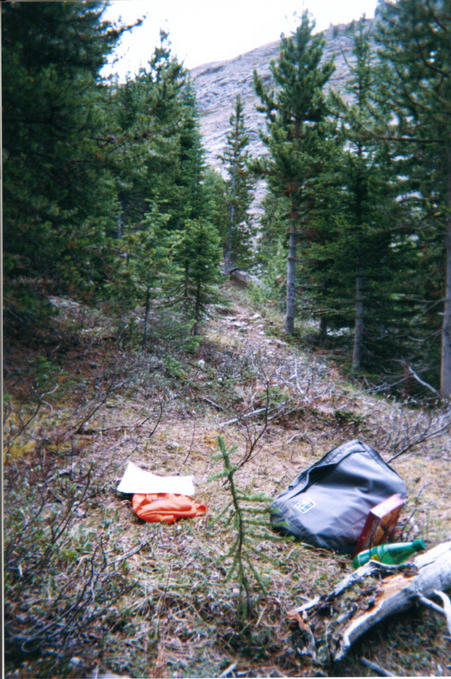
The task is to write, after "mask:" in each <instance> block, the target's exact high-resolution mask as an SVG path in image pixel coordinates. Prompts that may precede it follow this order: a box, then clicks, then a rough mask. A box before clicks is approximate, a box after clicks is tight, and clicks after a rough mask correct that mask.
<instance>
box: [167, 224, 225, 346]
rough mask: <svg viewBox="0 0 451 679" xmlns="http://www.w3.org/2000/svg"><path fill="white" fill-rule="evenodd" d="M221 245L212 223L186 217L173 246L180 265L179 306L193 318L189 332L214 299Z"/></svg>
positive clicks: (195, 326)
mask: <svg viewBox="0 0 451 679" xmlns="http://www.w3.org/2000/svg"><path fill="white" fill-rule="evenodd" d="M220 257H221V248H220V240H219V234H218V231H217V229H216V227H215V226H214V225H213V224H212V223H211V222H209V221H207V220H206V219H190V220H187V222H186V226H185V231H184V232H183V233H182V234H181V235H180V241H179V244H178V246H177V248H176V261H177V262H179V263H180V265H181V266H182V267H183V307H184V310H185V312H186V313H187V314H188V316H189V317H190V318H192V319H193V321H194V326H193V333H194V334H195V335H196V334H198V330H199V323H200V321H201V319H202V318H203V317H204V316H205V314H206V311H207V307H208V305H209V304H211V303H212V302H214V301H216V300H217V299H218V295H217V291H216V288H215V284H216V283H218V282H219V280H220V271H219V261H220Z"/></svg>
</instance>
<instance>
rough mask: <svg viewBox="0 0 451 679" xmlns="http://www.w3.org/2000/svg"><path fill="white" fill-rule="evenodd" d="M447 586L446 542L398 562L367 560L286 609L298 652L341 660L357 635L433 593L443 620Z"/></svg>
mask: <svg viewBox="0 0 451 679" xmlns="http://www.w3.org/2000/svg"><path fill="white" fill-rule="evenodd" d="M450 588H451V541H449V542H444V543H441V544H439V545H437V546H436V547H434V548H432V549H429V550H428V551H426V552H423V553H422V554H419V555H418V556H417V557H415V559H413V560H412V561H410V562H407V563H405V564H402V565H401V566H387V565H385V564H382V563H379V562H377V561H370V562H368V563H367V564H365V565H364V566H362V567H361V568H358V569H357V570H356V571H354V572H353V573H351V574H350V575H348V576H347V577H345V578H344V579H343V580H341V581H340V582H339V583H338V584H337V586H336V587H335V588H334V590H333V591H332V592H331V593H329V594H327V595H323V596H321V597H318V598H316V599H315V600H313V601H310V602H308V603H307V604H304V605H303V606H301V607H300V608H296V609H293V610H292V611H289V613H288V615H289V617H290V618H291V619H292V620H294V621H297V622H298V625H299V629H300V633H301V634H300V636H301V639H302V643H303V644H304V645H303V647H302V648H299V649H298V653H300V654H301V655H306V656H309V657H310V658H311V659H312V660H313V661H314V662H319V663H320V664H327V663H330V662H335V661H339V660H342V659H343V658H344V656H345V655H346V653H347V652H348V650H349V649H350V647H351V646H352V644H353V643H354V642H355V641H356V639H358V638H359V637H360V636H362V634H364V633H365V632H367V631H368V630H369V629H370V628H372V627H373V626H374V625H376V624H377V623H378V622H380V621H381V620H383V619H384V618H386V617H387V616H390V615H393V614H395V613H400V612H401V611H403V610H405V609H406V608H408V607H409V606H411V605H413V604H414V603H416V602H421V601H422V598H427V597H428V596H430V595H434V594H435V595H438V596H440V597H441V598H442V601H443V608H441V607H440V606H437V605H435V606H434V610H437V609H439V611H440V613H443V614H444V615H445V616H446V617H447V620H448V613H449V602H448V601H447V600H448V597H446V595H443V596H442V594H443V590H447V589H450ZM439 592H441V593H442V594H439Z"/></svg>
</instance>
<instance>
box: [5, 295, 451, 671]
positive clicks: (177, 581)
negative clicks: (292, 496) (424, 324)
mask: <svg viewBox="0 0 451 679" xmlns="http://www.w3.org/2000/svg"><path fill="white" fill-rule="evenodd" d="M229 296H230V297H231V300H232V306H231V308H230V309H229V311H228V312H227V313H226V314H217V315H216V316H215V317H214V319H213V320H212V321H211V323H210V324H209V328H208V336H207V338H206V340H205V341H204V342H203V343H202V344H201V345H200V346H199V347H198V348H197V349H196V350H195V351H194V353H190V354H188V355H186V354H184V353H183V352H182V351H181V349H180V346H179V345H177V347H176V348H175V350H174V351H173V352H172V354H171V357H172V358H171V360H168V352H170V351H171V346H170V344H168V342H167V341H165V342H163V343H162V344H161V345H158V344H155V345H154V346H153V348H152V352H151V353H148V354H143V353H142V352H140V351H134V350H126V349H119V348H118V347H117V346H116V345H115V344H114V343H113V342H112V341H111V339H106V338H108V337H111V328H110V327H109V324H108V317H107V316H102V315H101V314H100V312H98V313H97V314H96V318H95V319H94V320H93V319H92V318H91V319H90V323H88V326H87V327H90V328H91V331H90V332H84V333H81V332H80V329H81V328H82V326H83V324H84V323H86V320H87V319H86V318H85V316H86V314H87V312H86V310H84V309H81V308H75V309H74V308H72V307H69V308H68V307H67V306H66V307H65V308H63V313H62V315H61V319H60V323H61V331H60V332H61V335H60V338H61V339H60V342H59V346H58V345H57V344H55V343H54V344H51V343H49V345H48V346H47V347H44V348H43V347H42V346H41V347H37V348H36V349H35V350H34V352H33V351H31V350H30V349H26V350H25V349H24V348H23V347H19V346H17V347H15V348H14V349H11V351H10V353H9V355H8V356H7V361H8V368H9V370H8V373H7V375H6V379H5V391H6V393H7V394H8V395H9V399H10V400H7V401H6V421H5V447H4V451H5V456H6V457H5V474H4V476H5V511H6V517H5V541H6V545H7V548H8V545H9V546H10V547H9V550H10V551H9V553H7V560H6V564H7V579H6V591H5V594H6V597H7V599H8V604H7V609H6V611H7V615H8V616H9V618H8V619H9V621H10V631H11V636H10V637H7V643H8V644H9V647H8V648H7V672H8V676H10V677H13V676H14V677H24V678H25V677H30V678H31V677H47V676H48V677H50V676H58V677H62V676H68V677H80V676H88V675H89V673H90V672H91V673H92V672H94V673H95V672H99V673H100V674H101V673H102V672H103V671H104V670H106V669H108V670H111V671H114V672H116V673H119V674H128V675H130V676H133V677H172V676H182V677H193V676H196V677H201V676H204V677H213V676H219V675H220V674H221V673H222V672H224V671H225V670H227V668H229V675H228V676H248V677H251V676H312V675H318V674H319V675H321V673H323V675H324V674H326V675H330V676H356V675H357V676H367V675H370V674H371V670H369V669H368V668H366V667H365V666H364V665H362V663H361V662H360V660H359V658H360V657H361V656H365V657H366V658H367V659H369V660H373V661H375V662H378V663H380V664H381V665H383V666H385V667H386V668H388V669H389V670H390V671H391V672H392V673H393V674H402V675H408V676H415V675H440V674H447V673H448V672H447V662H449V661H448V659H447V656H446V649H445V641H444V636H445V627H444V623H443V622H442V621H441V620H440V619H438V618H437V616H436V615H435V614H434V613H431V612H430V611H426V610H424V609H417V610H414V611H412V612H411V613H410V614H409V615H403V616H399V617H397V619H396V620H392V621H390V622H389V623H388V624H386V625H384V626H383V628H376V629H375V630H374V631H373V632H372V633H371V634H369V635H366V637H365V638H364V639H363V640H362V641H361V642H360V643H359V644H357V645H356V648H355V649H354V651H353V652H352V653H351V654H350V655H349V657H348V659H347V660H346V663H344V664H342V665H341V666H340V667H338V668H337V667H314V666H312V665H311V663H309V662H308V661H307V660H306V659H304V658H302V657H300V656H299V655H297V653H296V651H295V648H296V643H295V636H296V630H295V629H293V628H292V627H291V626H290V625H289V623H288V620H287V616H286V611H287V610H288V609H290V608H292V607H293V606H294V605H296V604H297V603H299V602H300V601H301V600H302V597H306V598H311V597H313V596H315V595H317V594H321V593H323V592H325V591H328V590H329V589H330V588H331V587H332V586H333V584H334V583H335V582H336V581H337V580H338V579H339V578H340V577H341V576H342V575H343V574H344V573H346V572H349V570H350V569H351V564H350V559H349V558H348V557H346V556H343V555H337V554H334V553H332V552H329V551H327V550H321V549H314V548H310V547H308V546H307V545H303V544H301V543H297V542H291V541H288V542H287V541H280V542H277V541H269V540H267V541H264V542H262V543H261V544H260V545H259V547H258V548H259V550H260V551H261V555H262V556H261V557H258V556H256V557H255V562H254V565H255V567H256V569H257V570H258V571H259V572H260V573H261V575H262V577H263V579H264V581H265V584H266V591H265V592H263V591H262V590H261V589H260V588H259V587H258V586H257V584H256V583H254V586H253V589H252V597H253V602H254V606H253V611H252V614H251V615H250V616H249V619H248V621H247V624H245V625H243V623H242V621H240V619H239V617H238V615H237V609H238V603H239V587H238V584H237V583H235V582H233V581H226V579H225V574H226V567H227V564H224V563H223V562H221V561H220V557H221V556H222V555H223V554H224V553H225V552H226V551H227V546H228V545H230V542H231V539H232V535H231V531H230V528H227V527H226V526H225V525H224V523H222V522H218V523H215V522H214V519H215V517H217V516H218V514H219V513H220V512H221V510H222V509H223V508H224V506H225V505H226V504H227V502H228V501H229V499H230V498H229V496H228V491H227V488H226V486H225V484H224V482H223V481H221V480H216V481H213V480H211V477H212V476H214V475H215V474H216V473H217V472H218V471H220V470H221V462H220V461H219V460H218V459H216V455H217V453H218V447H217V436H218V435H219V434H220V435H221V436H223V438H224V440H225V441H226V444H227V445H228V446H229V447H232V446H236V451H235V453H234V461H235V462H236V463H237V464H239V463H240V461H242V460H243V458H244V457H247V458H248V459H247V461H246V462H245V464H243V466H242V468H241V469H240V471H239V472H237V475H236V480H237V482H238V483H239V485H240V487H242V488H243V489H245V490H247V491H248V492H251V491H252V492H261V493H264V494H265V495H266V496H268V497H274V496H275V495H276V494H277V493H278V492H280V491H281V490H282V489H284V488H285V487H286V485H287V484H288V483H289V482H290V481H292V480H293V479H294V478H295V477H296V476H297V475H298V473H299V472H300V471H301V470H302V469H304V468H305V467H307V466H309V465H310V464H312V463H313V462H314V461H316V460H317V459H318V458H319V457H321V456H322V455H323V454H324V453H325V452H327V451H328V450H330V449H331V448H333V447H334V446H336V445H338V444H340V443H343V442H344V441H345V440H349V439H351V438H357V437H358V438H361V439H363V440H364V441H365V442H366V443H368V444H370V445H373V446H374V447H375V448H376V449H378V450H379V452H381V454H382V455H383V456H384V458H385V459H389V458H390V457H392V456H393V455H396V453H397V452H399V451H400V450H402V449H403V448H404V447H406V446H407V445H408V444H409V443H411V442H412V441H415V437H417V438H418V437H421V436H423V437H424V435H425V433H426V434H427V433H428V432H432V431H434V430H435V429H439V428H440V426H441V425H443V421H444V417H445V415H443V414H439V413H435V414H434V415H430V414H427V413H422V412H420V411H412V410H408V409H407V408H405V407H403V406H402V405H398V404H393V403H390V402H387V401H385V400H384V399H381V398H373V397H370V396H368V395H367V394H365V393H363V392H362V391H360V390H359V389H358V388H357V387H355V386H353V385H350V384H347V383H345V382H344V380H343V379H342V378H341V377H340V375H339V372H338V370H337V369H336V368H334V367H331V366H330V365H328V364H327V362H326V360H325V359H324V357H322V356H316V355H315V354H313V353H310V354H309V355H307V354H302V353H300V352H298V351H297V350H295V349H294V348H293V347H290V346H289V345H286V344H285V343H283V342H282V341H281V340H277V339H275V338H273V337H268V336H267V335H266V334H265V328H266V325H265V320H264V319H263V318H262V317H261V316H259V315H257V314H256V313H255V312H254V311H252V310H250V309H249V307H248V304H247V302H246V300H245V298H244V297H243V295H241V294H238V293H237V292H236V291H233V290H230V291H229ZM68 309H69V311H70V314H69V313H68ZM77 314H78V316H77ZM68 318H70V319H71V323H72V326H71V327H72V331H70V332H69V329H68V326H67V325H66V324H67V322H68ZM88 320H89V319H88ZM77 322H78V325H77ZM43 352H45V356H46V357H47V359H48V360H49V361H50V362H51V364H52V365H55V366H58V370H57V371H56V373H55V374H54V375H53V376H52V375H50V377H49V376H47V381H46V380H44V379H43V376H42V374H41V375H39V370H34V372H33V370H29V369H27V368H25V366H28V365H29V364H30V362H31V364H32V365H35V366H36V365H37V364H36V363H33V359H36V357H37V356H38V355H40V354H43ZM40 370H41V373H42V365H41V368H40ZM39 380H41V384H39ZM55 385H58V386H57V388H56V390H55V391H53V392H52V393H47V392H51V390H52V389H53V388H54V387H55ZM44 392H45V395H43V393H44ZM268 399H269V408H270V409H269V411H268V412H269V414H270V421H269V422H268V423H265V422H264V420H263V419H262V418H261V417H259V416H255V417H250V418H248V419H241V420H240V421H239V422H236V423H233V424H229V425H224V422H227V421H229V420H231V419H233V418H236V417H238V416H240V415H243V414H246V413H249V412H253V411H257V410H259V409H261V408H262V407H264V406H265V404H266V403H267V402H268ZM38 406H39V407H38ZM272 416H273V419H271V417H272ZM21 428H23V431H21ZM259 437H260V438H259ZM450 452H451V446H450V441H449V436H448V437H447V436H446V434H444V435H442V436H441V437H436V438H431V439H429V440H426V441H425V442H424V444H423V445H420V446H416V447H413V448H410V449H409V450H408V451H407V452H405V453H404V454H403V455H401V456H400V457H399V458H397V459H396V460H394V462H393V467H394V468H395V469H396V471H398V473H399V474H400V475H401V476H402V477H403V478H404V479H405V481H406V483H407V486H408V489H409V498H408V501H407V503H406V507H405V511H404V519H405V520H407V518H409V519H410V521H409V523H408V524H407V523H406V526H405V533H404V535H405V536H409V537H413V536H414V535H421V536H422V537H424V538H425V539H426V542H427V543H428V545H433V544H435V543H437V542H440V541H441V540H443V539H445V538H447V536H449V532H450V530H449V529H450V522H451V516H450V512H449V498H448V497H447V494H448V474H447V469H446V466H447V462H449V456H450ZM127 460H132V461H133V462H135V463H136V464H138V465H140V466H142V467H144V468H146V469H149V470H151V471H153V472H155V473H159V474H173V473H180V474H193V475H194V478H195V484H196V490H197V495H196V497H197V499H199V500H202V501H204V502H205V503H206V504H207V507H208V513H207V515H206V517H202V518H197V519H194V520H186V521H181V522H179V523H177V524H175V525H173V526H166V525H159V524H158V525H157V524H145V523H142V522H140V521H139V520H138V519H137V518H136V517H135V515H134V514H133V512H132V510H131V503H130V499H129V498H127V497H122V496H119V495H118V494H117V493H116V491H115V488H116V486H117V483H118V481H119V479H120V477H121V475H122V473H123V471H124V468H125V463H126V461H127ZM89 470H91V471H90V473H89V474H90V475H89V484H88V485H87V487H86V481H85V479H86V478H87V475H88V471H89ZM39 484H41V485H40V486H39ZM83 493H84V494H83ZM71 503H72V504H71ZM18 504H20V506H21V507H22V508H23V510H24V511H23V512H22V513H21V512H20V511H17V507H18ZM41 505H42V506H41ZM66 507H68V510H67V511H68V515H67V524H66V525H65V530H64V534H63V535H62V537H61V539H59V542H58V540H57V541H56V542H55V541H54V542H52V540H54V535H53V533H52V531H53V532H54V530H55V526H56V525H57V524H58V521H61V520H62V518H63V517H64V516H65V514H64V511H65V508H66ZM39 508H40V509H39ZM38 510H39V511H38ZM33 511H34V512H35V513H36V516H37V520H36V521H35V522H34V524H32V523H31V524H30V521H29V520H28V518H27V516H29V513H30V512H31V513H32V512H33ZM27 512H28V514H27ZM27 530H28V532H29V536H30V538H29V541H28V542H30V540H31V539H33V545H34V547H32V546H30V550H34V552H33V554H34V556H33V558H34V559H39V558H42V554H43V553H44V554H45V549H46V548H48V545H49V544H50V545H54V548H52V550H50V551H51V553H48V554H47V556H46V559H44V560H43V561H42V563H41V567H40V569H35V570H34V571H33V568H32V565H33V564H32V563H31V565H30V562H27V554H26V553H25V552H24V550H23V549H22V551H21V550H20V549H18V547H17V544H18V540H19V536H20V537H21V538H22V540H23V545H24V546H26V545H27V544H28V542H27ZM33 531H35V532H34V533H33ZM52 535H53V537H52ZM36 536H38V537H36ZM264 556H270V557H271V558H272V559H273V563H270V562H268V561H267V560H266V559H265V558H264ZM8 559H9V561H8ZM36 563H39V561H36ZM274 564H276V565H274ZM27 567H28V568H29V571H27ZM8 568H9V570H8ZM27 572H29V575H27ZM88 594H89V596H88ZM74 601H78V602H79V603H80V605H79V609H78V613H77V615H78V618H76V617H75V618H74V620H73V621H71V620H70V619H69V618H70V615H69V613H68V612H67V611H68V610H70V607H71V606H73V605H74ZM58 616H59V617H58ZM65 616H66V617H65ZM55 618H56V619H57V620H58V619H59V620H60V621H61V624H60V627H59V628H57V627H55V625H53V627H51V626H48V627H47V628H46V625H50V622H51V621H52V620H53V619H55ZM66 621H67V629H65V628H64V625H65V624H66ZM46 629H47V630H51V631H52V634H53V637H52V636H51V635H50V634H49V635H48V636H47V637H46ZM32 630H35V631H36V630H38V631H39V632H40V636H39V635H38V636H37V641H36V642H35V643H34V644H32V643H31V642H30V641H29V640H30V638H31V632H32ZM61 630H62V631H61ZM58 634H59V636H58ZM23 638H26V639H28V642H27V643H25V645H24V646H23V643H22V642H21V639H23ZM21 645H22V646H23V647H22V648H21ZM448 669H449V666H448Z"/></svg>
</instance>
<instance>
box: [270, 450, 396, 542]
mask: <svg viewBox="0 0 451 679" xmlns="http://www.w3.org/2000/svg"><path fill="white" fill-rule="evenodd" d="M394 493H398V494H399V495H400V496H401V497H405V496H406V494H407V488H406V484H405V483H404V481H403V480H402V478H401V477H400V476H399V475H398V474H397V473H396V472H395V471H394V470H393V469H392V468H391V467H390V466H389V465H388V464H387V463H386V462H385V461H384V460H383V459H382V457H381V456H380V455H379V453H378V452H377V451H376V450H374V449H373V448H371V447H370V446H367V445H366V444H365V443H362V442H361V441H359V440H357V439H356V440H354V441H349V442H348V443H344V444H342V445H341V446H338V448H334V449H333V450H331V451H330V452H328V453H327V454H326V455H324V457H322V458H321V460H319V461H318V462H316V463H315V464H313V465H312V466H311V467H309V468H308V469H306V470H305V471H303V472H302V473H301V474H300V475H299V476H298V478H297V479H296V480H295V481H293V483H292V484H290V485H289V486H288V488H287V489H286V490H284V491H283V492H282V493H280V495H278V496H277V498H276V499H275V500H274V502H273V503H272V504H271V523H272V525H273V527H274V528H275V529H276V530H278V531H280V532H282V533H284V534H291V535H295V536H296V537H298V538H300V539H301V540H303V541H304V542H308V543H310V544H312V545H317V546H318V547H326V548H328V549H334V550H336V551H338V552H343V553H349V554H351V553H352V552H353V550H354V547H355V545H356V542H357V540H358V539H359V537H360V534H361V532H362V529H363V526H364V524H365V520H366V518H367V515H368V512H369V511H370V509H371V508H372V507H374V505H377V504H379V502H382V500H385V499H387V498H388V497H390V495H393V494H394Z"/></svg>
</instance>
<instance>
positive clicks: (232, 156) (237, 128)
mask: <svg viewBox="0 0 451 679" xmlns="http://www.w3.org/2000/svg"><path fill="white" fill-rule="evenodd" d="M243 108H244V107H243V102H242V100H241V97H240V95H239V94H238V95H237V96H236V98H235V103H234V108H233V112H232V114H231V116H230V119H229V124H230V128H229V132H228V133H227V144H226V148H225V150H224V153H223V154H222V155H221V156H220V158H221V160H222V162H223V163H224V167H225V170H226V173H227V181H226V200H227V208H228V226H227V231H226V234H225V243H224V273H225V274H226V275H227V274H229V273H230V271H231V270H232V269H233V268H234V267H237V266H238V267H243V266H244V265H245V264H247V263H248V262H249V257H250V246H251V237H252V233H253V230H252V223H251V216H250V214H249V207H250V204H251V202H252V193H251V185H252V181H251V176H250V173H249V169H248V160H249V156H248V153H247V151H246V148H247V146H248V145H249V137H248V135H247V134H246V130H245V120H244V113H243Z"/></svg>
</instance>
